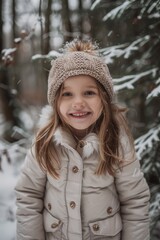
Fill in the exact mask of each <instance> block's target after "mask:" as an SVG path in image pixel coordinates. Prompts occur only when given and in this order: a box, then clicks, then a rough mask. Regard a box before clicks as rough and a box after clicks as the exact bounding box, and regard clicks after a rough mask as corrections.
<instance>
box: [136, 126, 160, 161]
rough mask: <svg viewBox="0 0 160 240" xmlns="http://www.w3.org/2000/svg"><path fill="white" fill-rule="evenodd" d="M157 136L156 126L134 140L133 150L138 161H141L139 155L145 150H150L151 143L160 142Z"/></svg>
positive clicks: (157, 127) (157, 129)
mask: <svg viewBox="0 0 160 240" xmlns="http://www.w3.org/2000/svg"><path fill="white" fill-rule="evenodd" d="M159 134H160V126H159V125H157V126H156V127H154V128H151V129H150V130H149V131H148V132H147V133H146V134H144V135H142V136H140V137H139V138H137V139H136V140H135V149H136V152H137V157H138V158H139V159H141V155H142V153H143V152H144V151H145V150H146V149H148V148H150V149H151V148H152V147H153V143H154V142H157V141H159V140H160V138H159Z"/></svg>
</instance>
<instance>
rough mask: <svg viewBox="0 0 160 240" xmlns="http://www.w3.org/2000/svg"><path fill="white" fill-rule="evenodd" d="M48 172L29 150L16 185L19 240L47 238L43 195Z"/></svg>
mask: <svg viewBox="0 0 160 240" xmlns="http://www.w3.org/2000/svg"><path fill="white" fill-rule="evenodd" d="M45 185H46V174H45V173H44V172H43V171H42V170H41V169H40V167H39V165H38V162H37V161H36V159H35V157H34V156H33V153H32V151H29V152H28V154H27V156H26V159H25V164H24V166H23V169H22V172H21V174H20V177H19V180H18V182H17V184H16V187H15V192H16V197H17V200H16V204H17V212H16V217H17V240H31V239H32V240H33V239H34V240H45V234H44V229H43V217H42V212H43V197H44V192H45Z"/></svg>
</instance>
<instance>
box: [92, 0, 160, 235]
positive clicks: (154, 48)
mask: <svg viewBox="0 0 160 240" xmlns="http://www.w3.org/2000/svg"><path fill="white" fill-rule="evenodd" d="M96 8H101V9H102V8H103V9H105V11H106V12H105V14H104V16H103V19H102V21H104V22H105V24H106V28H107V32H106V35H107V40H108V46H107V47H105V48H103V49H101V52H102V54H103V55H104V56H105V59H106V63H108V64H109V67H110V69H111V72H112V75H113V77H114V83H115V90H116V91H118V95H119V98H120V99H121V100H122V101H124V102H125V103H127V106H128V107H131V108H133V107H136V108H137V110H136V111H137V116H136V118H138V122H137V123H136V120H135V119H134V125H135V127H136V129H137V131H135V130H134V131H135V132H134V131H133V132H134V136H135V138H136V140H135V147H136V151H137V156H138V158H139V159H140V160H141V161H140V163H141V165H142V169H143V171H144V174H145V177H146V179H147V182H148V184H149V187H150V191H151V204H150V217H151V239H159V237H160V235H157V238H156V236H155V235H156V234H155V229H156V225H157V223H158V221H160V141H159V140H160V111H159V106H160V98H159V96H160V76H159V66H160V58H159V53H160V1H159V0H127V1H124V0H121V1H110V4H106V2H105V1H101V0H96V1H94V2H93V4H92V7H91V10H92V11H94V10H95V9H96ZM130 118H131V119H132V118H135V117H133V115H132V116H130ZM132 121H133V119H132Z"/></svg>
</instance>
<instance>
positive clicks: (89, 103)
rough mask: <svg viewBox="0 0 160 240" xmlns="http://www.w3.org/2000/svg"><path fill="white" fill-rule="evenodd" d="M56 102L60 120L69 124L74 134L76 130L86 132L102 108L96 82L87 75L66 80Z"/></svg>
mask: <svg viewBox="0 0 160 240" xmlns="http://www.w3.org/2000/svg"><path fill="white" fill-rule="evenodd" d="M58 102H59V104H58V107H59V112H60V115H61V118H62V120H63V121H64V122H65V123H67V124H69V125H70V126H71V127H72V129H73V130H75V133H76V132H77V130H78V131H83V130H87V129H88V128H89V127H90V126H91V125H92V124H93V123H95V122H96V120H97V119H98V118H99V116H100V115H101V113H102V108H103V107H102V102H101V98H100V95H99V90H98V86H97V84H96V81H95V79H94V78H92V77H90V76H87V75H79V76H73V77H69V78H68V79H66V80H65V81H64V84H63V87H62V90H61V93H60V97H59V101H58Z"/></svg>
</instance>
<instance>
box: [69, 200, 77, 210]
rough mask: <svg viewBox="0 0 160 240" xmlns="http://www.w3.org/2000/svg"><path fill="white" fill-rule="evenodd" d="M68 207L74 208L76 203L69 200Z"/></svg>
mask: <svg viewBox="0 0 160 240" xmlns="http://www.w3.org/2000/svg"><path fill="white" fill-rule="evenodd" d="M70 207H71V208H72V209H74V208H75V207H76V203H75V202H74V201H71V202H70Z"/></svg>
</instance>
